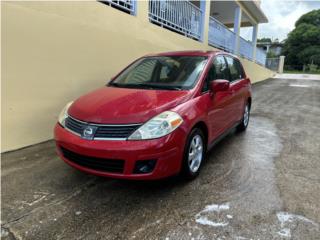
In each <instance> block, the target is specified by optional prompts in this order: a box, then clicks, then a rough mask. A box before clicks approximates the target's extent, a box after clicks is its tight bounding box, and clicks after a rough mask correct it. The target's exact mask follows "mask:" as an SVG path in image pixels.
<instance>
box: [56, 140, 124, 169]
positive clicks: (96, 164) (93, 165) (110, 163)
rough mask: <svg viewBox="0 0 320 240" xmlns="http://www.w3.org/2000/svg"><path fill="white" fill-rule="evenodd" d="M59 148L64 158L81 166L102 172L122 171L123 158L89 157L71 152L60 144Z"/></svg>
mask: <svg viewBox="0 0 320 240" xmlns="http://www.w3.org/2000/svg"><path fill="white" fill-rule="evenodd" d="M60 149H61V152H62V155H63V156H64V157H65V158H66V159H68V160H69V161H71V162H73V163H75V164H77V165H80V166H82V167H85V168H89V169H93V170H98V171H103V172H112V173H123V169H124V160H121V159H106V158H97V157H90V156H86V155H81V154H78V153H75V152H72V151H70V150H68V149H65V148H64V147H61V146H60Z"/></svg>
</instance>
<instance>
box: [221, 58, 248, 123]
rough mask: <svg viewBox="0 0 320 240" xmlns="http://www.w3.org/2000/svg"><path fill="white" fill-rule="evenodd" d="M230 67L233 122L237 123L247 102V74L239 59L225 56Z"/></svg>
mask: <svg viewBox="0 0 320 240" xmlns="http://www.w3.org/2000/svg"><path fill="white" fill-rule="evenodd" d="M225 59H226V61H227V64H228V69H229V72H230V74H229V80H230V92H231V103H230V107H231V111H232V115H231V116H230V118H231V119H232V123H233V124H235V123H236V122H237V121H239V120H241V118H242V115H243V111H244V103H245V93H246V88H245V84H244V82H245V74H244V71H243V68H242V65H241V63H240V62H239V60H238V59H236V58H233V57H231V56H227V55H226V56H225Z"/></svg>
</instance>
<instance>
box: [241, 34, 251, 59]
mask: <svg viewBox="0 0 320 240" xmlns="http://www.w3.org/2000/svg"><path fill="white" fill-rule="evenodd" d="M239 51H240V55H241V56H242V57H244V58H247V59H249V60H252V51H253V47H252V42H250V41H247V40H245V39H244V38H242V37H240V49H239Z"/></svg>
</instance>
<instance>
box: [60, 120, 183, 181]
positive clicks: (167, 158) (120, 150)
mask: <svg viewBox="0 0 320 240" xmlns="http://www.w3.org/2000/svg"><path fill="white" fill-rule="evenodd" d="M54 136H55V141H56V145H57V152H58V154H59V156H60V157H61V158H62V159H63V160H64V161H65V162H66V163H67V164H69V165H70V166H72V167H74V168H76V169H78V170H81V171H83V172H86V173H89V174H94V175H98V176H104V177H111V178H122V179H136V180H152V179H160V178H165V177H168V176H172V175H175V174H177V173H179V171H180V167H181V161H182V158H183V151H184V144H185V141H186V134H185V132H184V131H183V130H182V129H180V128H178V129H176V130H175V131H174V132H172V133H171V134H169V135H167V136H164V137H162V138H158V139H152V140H137V141H126V140H86V139H82V138H81V137H79V136H77V135H74V134H73V133H71V132H69V131H68V130H66V129H64V128H63V127H61V126H60V125H59V124H56V126H55V129H54ZM61 147H63V148H65V149H67V150H69V151H72V152H75V153H77V154H80V155H84V156H90V157H95V158H101V159H119V160H124V169H123V172H121V173H114V172H107V171H100V170H94V169H91V168H89V167H84V166H81V165H79V164H76V163H75V162H74V161H70V159H67V158H66V157H64V155H63V153H62V151H61ZM150 159H155V160H156V165H155V167H154V169H153V171H152V172H150V173H134V168H135V164H136V162H137V161H138V160H150Z"/></svg>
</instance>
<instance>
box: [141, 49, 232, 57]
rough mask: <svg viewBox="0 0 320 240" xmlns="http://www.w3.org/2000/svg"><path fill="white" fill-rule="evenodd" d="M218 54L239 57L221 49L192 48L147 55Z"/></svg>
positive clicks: (207, 55) (206, 55) (205, 55)
mask: <svg viewBox="0 0 320 240" xmlns="http://www.w3.org/2000/svg"><path fill="white" fill-rule="evenodd" d="M217 54H225V55H229V56H232V57H235V58H237V57H236V56H234V55H233V54H230V53H227V52H224V51H221V50H212V51H201V50H192V51H173V52H163V53H156V54H148V55H146V56H145V57H152V56H204V57H209V56H212V55H217Z"/></svg>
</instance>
